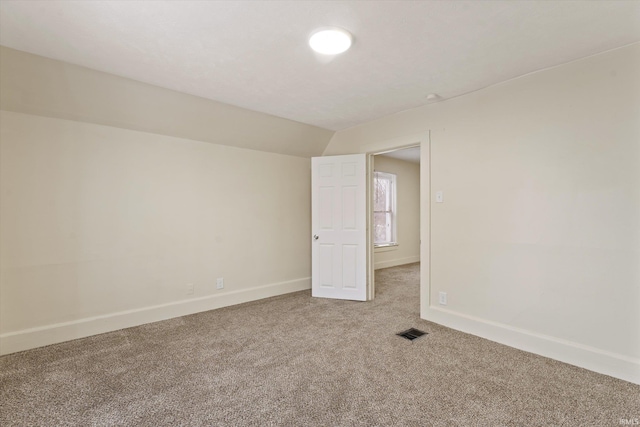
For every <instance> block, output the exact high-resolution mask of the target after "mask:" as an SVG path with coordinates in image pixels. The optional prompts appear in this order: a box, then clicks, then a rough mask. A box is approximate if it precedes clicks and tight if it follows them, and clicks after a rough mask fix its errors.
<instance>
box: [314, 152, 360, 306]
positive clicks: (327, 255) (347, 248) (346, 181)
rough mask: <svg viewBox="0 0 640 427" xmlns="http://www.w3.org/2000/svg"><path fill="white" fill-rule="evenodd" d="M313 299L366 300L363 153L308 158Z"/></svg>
mask: <svg viewBox="0 0 640 427" xmlns="http://www.w3.org/2000/svg"><path fill="white" fill-rule="evenodd" d="M311 171H312V179H311V181H312V184H311V185H312V187H311V188H312V196H311V200H312V202H311V227H312V232H313V236H312V242H313V243H312V249H311V256H312V263H311V270H312V271H311V294H312V295H313V296H314V297H324V298H338V299H349V300H358V301H365V300H366V299H367V180H366V178H367V168H366V154H352V155H348V156H327V157H314V158H312V159H311Z"/></svg>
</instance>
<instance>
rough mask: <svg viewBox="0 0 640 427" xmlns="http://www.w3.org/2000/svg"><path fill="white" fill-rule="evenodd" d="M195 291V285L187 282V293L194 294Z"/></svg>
mask: <svg viewBox="0 0 640 427" xmlns="http://www.w3.org/2000/svg"><path fill="white" fill-rule="evenodd" d="M194 292H195V286H193V283H187V295H193V293H194Z"/></svg>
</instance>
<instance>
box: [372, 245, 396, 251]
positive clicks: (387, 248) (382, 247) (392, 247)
mask: <svg viewBox="0 0 640 427" xmlns="http://www.w3.org/2000/svg"><path fill="white" fill-rule="evenodd" d="M397 250H398V244H397V243H387V244H384V245H374V246H373V251H374V252H387V251H397Z"/></svg>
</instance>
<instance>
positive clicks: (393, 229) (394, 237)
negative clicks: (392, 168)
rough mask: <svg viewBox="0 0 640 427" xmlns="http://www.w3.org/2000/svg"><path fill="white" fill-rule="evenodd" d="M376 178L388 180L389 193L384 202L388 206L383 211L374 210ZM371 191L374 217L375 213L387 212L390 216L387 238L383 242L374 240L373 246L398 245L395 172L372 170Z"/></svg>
mask: <svg viewBox="0 0 640 427" xmlns="http://www.w3.org/2000/svg"><path fill="white" fill-rule="evenodd" d="M378 179H385V180H388V181H389V182H390V194H388V195H387V198H388V200H387V203H386V204H387V207H388V208H387V209H385V210H383V211H377V210H375V183H376V180H378ZM373 191H374V194H373V206H374V210H373V214H374V215H373V216H374V218H375V214H376V213H389V214H390V215H389V217H390V218H391V219H390V224H387V236H388V237H389V238H388V239H387V241H385V242H379V243H376V242H374V247H375V248H384V247H392V246H397V245H398V234H397V222H398V220H397V219H398V212H397V203H396V201H397V193H398V187H397V176H396V174H393V173H389V172H378V171H374V172H373ZM374 226H375V219H374ZM374 238H375V233H374Z"/></svg>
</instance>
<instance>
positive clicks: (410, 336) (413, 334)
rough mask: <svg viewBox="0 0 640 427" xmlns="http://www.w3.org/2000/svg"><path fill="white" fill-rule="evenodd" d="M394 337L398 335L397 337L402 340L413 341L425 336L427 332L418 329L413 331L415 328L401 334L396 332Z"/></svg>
mask: <svg viewBox="0 0 640 427" xmlns="http://www.w3.org/2000/svg"><path fill="white" fill-rule="evenodd" d="M396 335H398V336H399V337H402V338H406V339H408V340H409V341H413V340H415V339H416V338H420V337H421V336H423V335H427V332H423V331H421V330H419V329H415V328H411V329H407V330H406V331H403V332H398V333H397V334H396Z"/></svg>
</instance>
